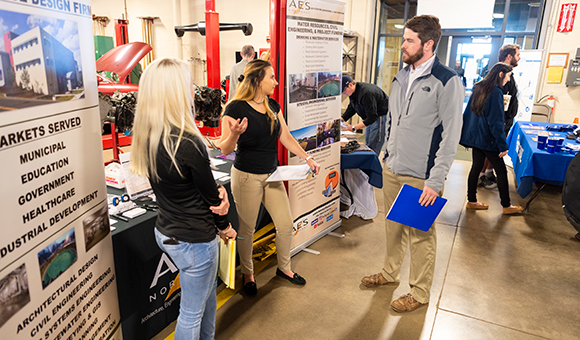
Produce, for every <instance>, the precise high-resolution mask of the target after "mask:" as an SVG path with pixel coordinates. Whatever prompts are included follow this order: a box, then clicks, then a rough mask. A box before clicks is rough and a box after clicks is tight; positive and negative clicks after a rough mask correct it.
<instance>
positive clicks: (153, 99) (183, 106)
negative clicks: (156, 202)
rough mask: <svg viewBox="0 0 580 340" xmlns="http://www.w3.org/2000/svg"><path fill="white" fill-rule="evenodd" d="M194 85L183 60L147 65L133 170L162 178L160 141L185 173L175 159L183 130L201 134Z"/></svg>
mask: <svg viewBox="0 0 580 340" xmlns="http://www.w3.org/2000/svg"><path fill="white" fill-rule="evenodd" d="M191 86H192V78H191V74H190V73H189V70H188V65H187V63H186V62H184V61H181V60H178V59H174V58H164V59H158V60H155V61H154V62H153V63H151V64H150V65H149V66H147V68H146V69H145V72H143V75H142V77H141V80H140V81H139V96H138V100H137V110H136V112H135V121H134V123H133V145H132V149H131V171H132V172H134V173H136V174H137V175H140V176H147V177H149V179H151V180H154V181H159V175H158V174H157V151H158V148H159V147H160V142H161V144H162V145H163V147H164V148H165V150H166V151H167V154H168V155H169V157H170V158H171V162H172V163H173V164H174V165H175V168H176V169H177V171H178V172H179V174H180V175H181V176H183V174H182V173H181V170H180V169H179V167H178V165H177V161H176V159H175V154H176V153H177V149H178V148H179V144H180V143H181V140H182V139H183V134H184V133H185V132H188V133H189V134H192V135H194V136H199V137H200V138H202V136H201V133H200V132H199V130H198V128H197V126H196V125H195V122H194V117H193V112H192V106H193V97H192V93H191ZM172 129H177V130H178V131H179V133H178V135H177V140H175V139H172V138H171V130H172ZM174 136H175V135H174Z"/></svg>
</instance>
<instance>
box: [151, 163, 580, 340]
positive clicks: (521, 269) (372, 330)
mask: <svg viewBox="0 0 580 340" xmlns="http://www.w3.org/2000/svg"><path fill="white" fill-rule="evenodd" d="M470 166H471V163H470V162H468V161H463V160H456V161H455V163H454V164H453V167H452V169H451V171H450V173H449V176H448V180H447V182H446V184H445V192H444V196H445V197H446V198H448V200H449V201H448V203H447V205H446V207H445V208H444V210H443V212H442V214H441V215H440V216H439V218H438V220H437V224H436V228H437V241H438V249H437V260H436V267H435V277H434V282H433V287H432V290H431V301H430V303H429V305H428V306H426V307H421V308H420V309H418V310H416V311H414V312H411V313H407V314H399V313H396V312H394V311H392V310H391V309H390V307H389V306H390V303H391V301H392V300H393V299H395V298H397V297H399V296H400V295H403V294H406V293H407V292H408V291H409V287H408V273H409V254H407V257H406V259H405V262H404V264H403V268H402V272H401V279H402V282H401V284H400V285H399V286H395V287H380V288H377V289H368V288H365V287H364V286H362V285H361V284H360V279H361V278H362V277H363V276H365V275H369V274H373V273H378V272H379V271H380V270H381V266H382V263H383V258H384V254H385V231H384V217H385V212H384V207H383V203H382V201H383V200H382V192H380V190H376V191H375V196H376V199H377V204H378V207H379V214H378V215H377V216H376V217H375V218H374V220H370V221H363V220H361V219H360V218H358V217H352V218H350V219H348V220H346V219H343V220H342V226H341V227H339V228H338V229H337V230H336V231H337V232H341V233H344V234H345V235H346V237H344V238H337V237H333V236H326V237H324V238H322V239H321V240H319V241H317V242H316V243H314V244H313V245H311V246H310V248H311V249H314V250H318V251H320V252H321V254H320V255H313V254H309V253H306V252H301V253H299V254H297V255H296V256H294V257H293V258H292V265H293V269H294V270H295V271H296V272H298V273H300V275H302V276H303V277H304V278H306V280H307V281H308V283H307V284H306V286H304V287H297V286H293V285H291V284H290V283H289V282H287V281H285V280H283V279H281V278H278V277H276V276H275V271H276V261H275V260H274V261H273V262H272V263H271V264H270V265H269V266H268V267H267V268H266V269H265V270H264V271H262V272H261V273H260V274H259V275H258V276H257V284H258V295H257V296H255V297H245V296H244V295H243V294H236V295H234V296H233V297H232V298H231V299H230V300H229V301H227V302H226V303H225V304H224V305H223V306H222V307H221V308H220V309H219V310H218V313H217V325H216V339H345V340H350V339H405V340H417V339H445V340H449V339H518V340H519V339H579V338H580V322H578V321H579V316H578V315H579V310H580V309H579V306H580V243H579V242H578V241H577V240H575V239H574V235H575V234H576V231H575V230H574V228H573V227H572V226H571V225H570V224H569V223H568V222H567V221H566V219H565V217H564V214H563V212H562V209H561V201H560V200H561V194H560V193H559V192H558V190H554V189H552V190H545V191H543V192H542V193H541V194H540V195H539V196H538V198H536V200H535V201H534V202H533V203H532V205H531V208H530V210H531V211H530V212H528V213H525V214H522V215H520V216H502V214H501V206H500V204H499V196H498V193H497V189H496V190H493V191H488V190H485V189H480V190H479V193H478V194H479V196H478V198H479V200H480V201H482V202H486V203H489V204H490V209H489V210H488V211H466V210H465V208H464V206H465V203H466V198H465V197H466V178H467V173H468V172H469V168H470ZM510 188H511V198H512V204H520V205H523V204H525V201H524V200H523V199H521V198H520V197H519V195H518V194H517V192H516V191H515V185H514V177H513V172H512V173H510ZM161 339H163V338H161Z"/></svg>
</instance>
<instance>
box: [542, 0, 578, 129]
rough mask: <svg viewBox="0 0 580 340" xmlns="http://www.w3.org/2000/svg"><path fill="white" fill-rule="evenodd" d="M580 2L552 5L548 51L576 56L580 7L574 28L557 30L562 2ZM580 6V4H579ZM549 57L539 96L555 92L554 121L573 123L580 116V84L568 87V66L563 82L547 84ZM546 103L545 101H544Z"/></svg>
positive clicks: (575, 0) (573, 0)
mask: <svg viewBox="0 0 580 340" xmlns="http://www.w3.org/2000/svg"><path fill="white" fill-rule="evenodd" d="M568 3H580V1H579V0H565V1H564V0H555V1H554V3H553V7H552V15H551V18H549V25H550V26H549V27H548V33H547V37H546V40H545V44H544V46H543V47H540V48H543V49H544V50H545V51H546V52H545V53H546V56H547V53H569V58H570V59H572V58H574V54H575V52H576V49H577V48H579V47H580V9H579V10H577V11H576V20H575V23H574V29H573V30H572V32H568V33H558V32H557V31H556V28H557V25H558V20H559V18H560V8H561V7H562V4H568ZM579 7H580V6H579ZM546 62H547V58H544V64H543V65H542V70H543V74H542V75H541V77H540V82H539V93H538V96H537V98H538V99H539V98H542V97H543V96H544V95H547V94H550V92H553V93H554V97H556V104H555V107H554V115H553V117H552V120H551V121H552V122H556V123H572V121H573V120H574V118H575V117H580V86H571V87H566V77H567V76H568V68H565V69H564V75H563V77H562V83H561V84H547V83H546V80H547V78H548V76H547V74H548V69H547V68H546ZM544 103H545V102H544Z"/></svg>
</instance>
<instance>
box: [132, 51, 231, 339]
mask: <svg viewBox="0 0 580 340" xmlns="http://www.w3.org/2000/svg"><path fill="white" fill-rule="evenodd" d="M192 84H193V83H192V79H191V74H190V73H189V66H188V65H187V63H186V62H184V61H180V60H177V59H171V58H165V59H158V60H156V61H154V62H153V63H151V64H150V65H149V66H148V67H147V69H146V70H145V72H143V76H142V77H141V81H140V83H139V100H138V102H137V112H136V114H135V123H134V126H133V147H132V152H131V171H132V172H134V173H136V174H138V175H141V176H147V177H148V178H149V181H150V182H151V186H152V187H153V191H154V192H155V196H156V198H157V203H158V204H159V215H158V216H157V221H156V223H155V238H156V240H157V244H158V245H159V247H160V248H161V250H163V251H164V252H166V253H167V254H169V257H171V259H172V260H173V263H175V265H176V266H177V268H179V275H180V276H179V280H180V282H181V303H180V307H179V317H178V318H177V325H176V326H175V339H176V340H186V339H187V340H191V339H213V338H214V335H215V314H216V306H217V301H216V285H217V268H218V256H219V252H218V239H217V235H216V234H219V236H220V237H221V238H222V239H223V240H224V242H226V243H227V240H228V239H232V238H235V237H236V231H235V230H234V229H233V228H232V226H231V225H230V224H229V223H228V218H227V211H228V207H229V203H228V202H227V199H226V197H227V193H226V192H225V189H224V188H223V187H221V186H220V187H219V188H218V186H216V183H215V181H214V179H213V175H212V173H211V169H210V161H209V158H208V153H207V148H206V145H205V144H204V141H203V137H202V135H201V134H200V132H199V130H198V129H197V127H196V126H195V123H194V118H193V113H192V111H191V108H192V106H193V95H192ZM221 197H224V199H223V201H222V198H221Z"/></svg>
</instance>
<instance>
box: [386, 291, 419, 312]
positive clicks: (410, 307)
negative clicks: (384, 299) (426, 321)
mask: <svg viewBox="0 0 580 340" xmlns="http://www.w3.org/2000/svg"><path fill="white" fill-rule="evenodd" d="M424 305H426V303H420V302H418V301H417V300H415V298H414V297H413V295H411V293H408V294H407V295H403V296H401V297H400V298H398V299H396V300H395V301H393V302H392V303H391V308H392V309H393V310H394V311H395V312H399V313H404V312H412V311H414V310H415V309H417V308H419V307H421V306H424Z"/></svg>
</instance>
